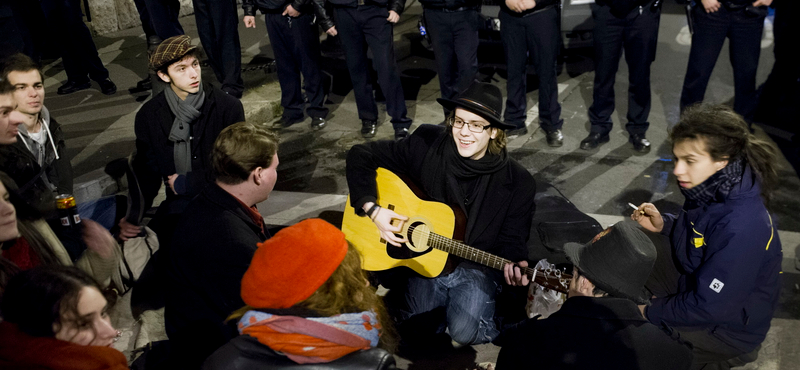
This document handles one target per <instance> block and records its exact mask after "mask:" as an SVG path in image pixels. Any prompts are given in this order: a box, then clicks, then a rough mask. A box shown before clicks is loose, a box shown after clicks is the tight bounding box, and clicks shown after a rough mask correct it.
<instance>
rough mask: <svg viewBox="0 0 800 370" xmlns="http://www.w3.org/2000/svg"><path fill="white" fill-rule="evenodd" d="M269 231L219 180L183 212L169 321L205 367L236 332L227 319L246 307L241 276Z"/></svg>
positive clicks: (173, 337)
mask: <svg viewBox="0 0 800 370" xmlns="http://www.w3.org/2000/svg"><path fill="white" fill-rule="evenodd" d="M267 237H268V236H267V235H266V233H265V232H264V231H263V230H262V228H261V227H260V226H259V225H258V224H256V223H255V222H254V221H253V218H252V217H251V215H250V214H249V213H248V211H247V209H246V208H245V207H244V205H243V204H242V203H241V202H239V200H237V199H236V198H235V197H234V196H233V195H231V194H230V193H228V192H226V191H225V190H223V189H222V188H220V187H219V186H217V185H216V184H212V185H210V186H208V187H207V188H206V189H205V190H203V192H201V193H200V195H198V196H197V198H195V199H194V200H192V202H191V203H189V206H188V207H187V208H186V211H185V212H184V213H183V214H182V215H181V219H180V221H179V222H178V226H177V228H176V229H175V234H174V237H173V239H172V247H171V248H170V251H169V252H170V259H169V268H168V269H169V271H168V277H169V282H168V284H169V286H168V290H167V291H168V292H169V294H167V296H166V306H165V313H164V314H165V324H166V329H167V335H168V336H169V339H170V342H171V343H173V345H174V346H176V347H178V348H194V350H193V351H192V353H191V355H193V356H195V355H196V356H197V361H194V360H195V359H189V358H186V359H184V360H185V361H187V363H195V362H196V363H197V365H198V366H199V364H200V363H202V360H204V359H205V358H206V357H207V356H208V355H210V354H211V353H212V352H213V351H214V350H216V349H217V348H218V347H219V346H221V345H223V344H224V343H225V342H227V341H228V340H229V339H230V338H231V337H232V336H233V335H235V334H236V333H235V331H233V332H232V331H230V330H229V329H228V327H227V326H226V325H224V324H223V322H224V321H225V319H226V318H227V317H228V316H229V315H230V314H231V313H233V311H235V310H237V309H239V308H242V307H244V302H243V301H242V298H241V281H242V276H244V273H245V271H247V268H248V267H249V266H250V260H252V258H253V254H254V253H255V251H256V249H257V244H258V243H260V242H263V241H264V240H266V239H267Z"/></svg>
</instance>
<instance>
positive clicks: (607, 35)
mask: <svg viewBox="0 0 800 370" xmlns="http://www.w3.org/2000/svg"><path fill="white" fill-rule="evenodd" d="M660 2H661V0H630V1H626V0H598V1H597V2H596V3H594V4H592V17H593V18H594V58H595V75H594V92H593V95H592V106H591V107H589V120H590V122H591V124H592V128H591V131H590V133H589V136H587V137H586V138H585V139H583V141H581V149H584V150H589V149H594V148H596V147H597V146H598V145H600V144H601V143H605V142H608V141H609V137H608V133H609V132H611V127H612V126H613V125H614V123H613V122H612V121H611V114H612V113H614V81H615V80H616V76H617V69H618V68H619V59H620V57H621V56H622V49H623V48H624V49H625V62H626V63H627V64H628V115H627V120H628V123H626V124H625V129H626V130H628V134H629V135H630V137H629V138H628V141H629V142H630V143H631V144H633V149H634V150H636V151H637V152H640V153H648V152H650V142H649V141H648V140H647V138H645V133H646V132H647V128H648V127H650V122H648V121H647V119H648V117H649V116H650V103H651V101H650V100H651V96H650V64H651V63H652V62H653V60H655V57H656V45H657V44H658V24H659V21H660V19H661V7H660Z"/></svg>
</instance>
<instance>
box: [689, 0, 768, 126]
mask: <svg viewBox="0 0 800 370" xmlns="http://www.w3.org/2000/svg"><path fill="white" fill-rule="evenodd" d="M699 3H700V4H698V6H695V7H694V9H693V10H692V17H693V18H694V33H693V34H692V50H691V51H690V52H689V65H688V66H687V68H686V77H685V78H684V80H683V91H682V92H681V111H683V110H684V109H686V107H688V106H690V105H692V104H695V103H698V102H701V101H703V97H704V96H705V94H706V87H708V80H709V78H711V72H712V71H713V70H714V65H715V64H716V63H717V58H718V57H719V53H720V51H721V50H722V44H723V43H724V42H725V38H726V37H727V38H728V39H730V59H731V65H732V66H733V84H734V98H733V110H735V111H736V113H739V114H741V115H742V116H743V117H744V119H745V120H746V121H747V122H748V123H750V122H752V121H753V114H754V113H755V109H756V105H757V104H758V99H757V94H756V70H757V69H758V58H759V57H760V55H761V33H762V32H763V31H764V18H765V17H766V16H767V6H769V5H770V4H772V0H756V1H755V2H751V1H750V0H722V1H718V0H702V1H700V2H699Z"/></svg>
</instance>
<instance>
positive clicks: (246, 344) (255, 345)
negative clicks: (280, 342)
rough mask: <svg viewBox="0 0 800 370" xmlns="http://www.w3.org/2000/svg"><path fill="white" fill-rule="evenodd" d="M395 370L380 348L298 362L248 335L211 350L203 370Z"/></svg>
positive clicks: (386, 353) (388, 354)
mask: <svg viewBox="0 0 800 370" xmlns="http://www.w3.org/2000/svg"><path fill="white" fill-rule="evenodd" d="M250 369H263V370H273V369H276V370H277V369H292V370H337V369H342V370H345V369H346V370H373V369H374V370H394V369H396V367H395V361H394V357H393V356H392V355H391V354H390V353H389V352H386V351H385V350H383V349H380V348H372V349H370V350H366V351H358V352H354V353H351V354H349V355H347V356H344V357H342V358H340V359H338V360H335V361H331V362H326V363H320V364H298V363H295V362H294V361H292V360H290V359H288V358H287V357H286V356H284V355H281V354H278V353H277V352H275V351H273V350H272V349H271V348H269V347H267V346H265V345H263V344H261V343H259V341H258V340H257V339H255V338H253V337H251V336H249V335H242V336H239V337H236V338H234V339H233V340H231V341H230V342H228V344H226V345H224V346H223V347H222V348H220V349H219V350H217V351H216V352H214V354H213V355H211V357H209V358H208V360H207V361H206V362H205V363H204V364H203V370H250Z"/></svg>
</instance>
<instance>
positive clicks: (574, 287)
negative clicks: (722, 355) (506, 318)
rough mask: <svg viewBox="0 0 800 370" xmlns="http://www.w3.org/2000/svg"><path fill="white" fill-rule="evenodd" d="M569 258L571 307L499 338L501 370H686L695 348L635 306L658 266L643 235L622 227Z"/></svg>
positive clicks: (575, 248) (570, 250)
mask: <svg viewBox="0 0 800 370" xmlns="http://www.w3.org/2000/svg"><path fill="white" fill-rule="evenodd" d="M564 251H565V252H566V254H567V258H568V259H569V260H570V261H571V262H572V263H573V270H572V280H571V281H570V284H569V292H568V293H567V300H566V301H565V302H564V304H563V306H562V307H561V309H560V310H558V311H556V312H555V313H553V314H552V315H550V317H549V318H547V319H543V320H539V319H538V318H533V319H529V320H526V321H523V322H522V323H520V324H518V325H517V326H515V327H512V328H510V329H508V330H506V331H504V332H503V333H502V334H500V336H499V337H498V338H497V341H496V342H495V343H496V344H498V345H501V346H502V349H500V354H499V356H498V358H497V369H498V370H503V369H597V368H606V369H643V370H651V369H665V370H678V369H688V368H689V365H690V364H691V361H692V351H691V349H690V347H689V346H687V345H686V344H685V343H681V342H680V341H679V340H677V338H675V339H673V338H670V336H669V334H668V333H669V332H668V331H666V328H659V327H657V326H655V325H653V324H650V323H649V322H647V320H646V319H645V318H643V317H642V315H641V313H640V312H639V310H638V308H637V306H636V305H637V304H646V303H647V302H648V300H649V297H650V295H649V293H648V292H647V291H646V290H645V289H644V283H645V282H646V281H647V278H648V277H649V276H650V271H651V270H652V268H653V263H655V260H656V248H655V246H654V245H653V242H652V241H650V239H649V238H648V237H647V235H645V233H644V232H642V231H641V230H639V229H638V228H637V227H636V226H635V224H634V223H632V222H630V221H628V222H625V221H623V222H619V223H617V224H616V225H614V226H612V227H610V228H608V229H606V230H604V231H602V232H600V234H598V235H597V236H595V238H594V240H592V241H591V242H589V243H587V244H585V245H581V244H577V243H567V244H566V245H564ZM524 280H525V283H527V278H524Z"/></svg>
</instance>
